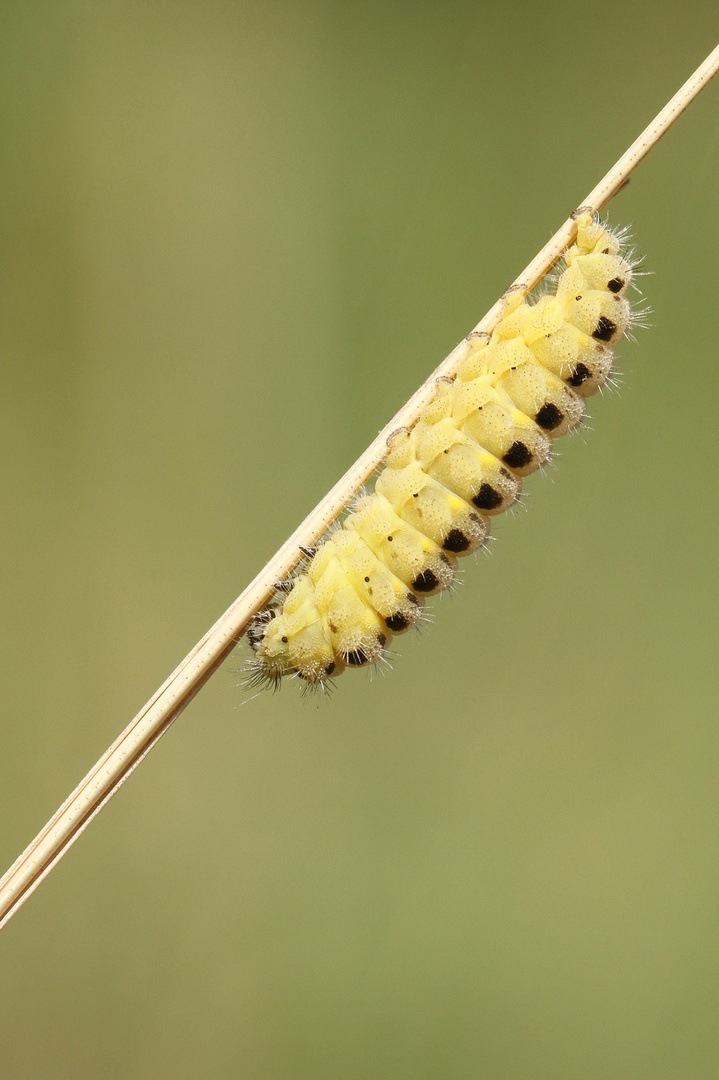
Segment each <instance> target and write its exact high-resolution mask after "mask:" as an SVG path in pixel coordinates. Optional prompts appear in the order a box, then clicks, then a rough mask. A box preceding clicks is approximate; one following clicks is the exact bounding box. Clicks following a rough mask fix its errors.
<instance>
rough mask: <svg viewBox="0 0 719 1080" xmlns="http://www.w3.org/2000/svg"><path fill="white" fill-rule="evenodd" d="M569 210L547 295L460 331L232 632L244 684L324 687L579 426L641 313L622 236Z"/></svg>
mask: <svg viewBox="0 0 719 1080" xmlns="http://www.w3.org/2000/svg"><path fill="white" fill-rule="evenodd" d="M576 222H577V238H576V241H575V243H574V244H573V245H572V246H571V247H570V248H569V249H568V250H567V251H566V252H565V253H564V257H563V262H562V264H561V268H560V270H559V272H558V273H557V274H556V276H555V278H554V280H553V282H551V284H552V285H553V287H552V288H551V291H546V292H544V293H543V294H542V295H540V296H539V297H538V298H536V299H534V300H533V299H532V298H531V297H528V296H527V293H526V290H524V289H521V288H515V289H513V290H511V291H510V292H509V293H508V294H506V295H505V297H504V306H503V311H502V317H501V319H500V321H499V322H498V324H497V325H496V326H495V328H494V330H493V331H492V333H491V334H485V333H477V334H472V335H470V338H469V339H468V346H469V347H468V350H467V352H466V355H465V356H464V359H463V360H462V361H461V363H460V364H459V366H458V368H457V371H456V374H455V375H453V376H452V377H442V378H440V379H438V380H437V381H436V392H435V396H434V399H433V400H432V401H431V402H430V404H429V405H428V406H427V407H426V408H425V409H424V411H423V412H422V413H421V415H420V416H419V419H418V420H417V422H416V423H415V424H414V425H413V426H412V427H411V428H400V429H398V430H397V431H395V432H393V433H392V435H391V436H390V437H389V438H388V440H387V445H388V455H387V458H386V460H385V463H384V465H383V467H382V469H381V471H380V473H379V475H378V476H377V479H376V481H375V485H374V491H373V492H372V493H371V494H367V495H362V496H360V497H359V498H358V499H357V500H356V501H355V502H354V504H353V506H352V509H351V511H350V513H349V514H348V515H347V517H345V519H344V520H343V522H342V524H341V526H339V527H337V528H336V529H335V530H334V531H333V532H332V533H331V534H330V535H329V536H328V537H327V538H326V539H325V540H324V542H323V543H321V544H320V545H319V546H318V547H317V548H316V549H315V548H312V549H307V548H305V549H302V554H303V556H304V559H305V562H304V565H303V567H302V569H301V571H300V572H299V573H298V574H297V575H296V576H295V577H294V578H292V579H290V580H289V581H282V582H278V583H277V585H276V589H277V592H276V595H275V600H274V601H273V602H272V603H271V604H270V605H269V606H268V607H266V608H265V609H264V610H263V611H261V612H259V614H257V615H256V616H255V617H254V619H253V620H252V622H251V624H250V627H249V629H248V635H247V636H248V641H249V643H250V646H251V647H252V649H253V651H254V657H253V659H252V662H251V681H252V682H258V683H260V684H268V685H271V686H275V687H276V686H278V685H279V683H280V682H281V680H282V678H283V677H284V676H285V675H295V676H299V677H300V678H301V679H303V680H304V682H305V684H306V685H307V686H308V687H312V688H316V689H325V688H326V687H327V684H328V681H329V680H331V679H333V678H335V677H336V676H337V675H339V674H341V672H342V671H343V670H344V669H345V668H346V667H363V666H365V665H368V664H370V665H371V664H377V663H378V662H379V661H380V660H382V658H383V657H384V656H385V653H386V650H387V648H388V646H389V644H390V642H391V641H392V638H393V637H394V636H395V635H398V634H403V633H405V632H406V631H407V630H410V629H412V628H414V627H416V626H418V624H419V622H420V621H421V619H422V617H423V606H424V602H425V600H426V598H428V597H430V596H432V595H433V594H434V593H437V592H440V591H442V590H444V589H447V588H448V587H449V586H450V585H451V584H452V581H453V579H454V576H455V573H456V570H457V565H458V562H457V560H458V559H459V558H461V557H463V556H465V555H468V554H470V553H471V552H473V551H476V550H477V549H478V548H479V547H481V546H482V545H483V544H484V543H485V542H486V540H487V537H488V535H489V529H490V518H491V517H493V516H494V515H496V514H500V513H502V512H503V511H505V510H507V509H508V508H509V507H511V506H513V505H514V504H515V503H516V502H517V499H518V497H519V493H520V490H521V485H522V480H523V478H524V477H525V476H527V475H529V474H530V473H533V472H535V471H536V470H537V469H539V468H541V467H542V466H543V465H545V464H546V463H547V462H548V461H549V459H550V456H551V453H552V446H553V442H554V440H555V439H556V438H558V437H559V436H560V435H564V434H566V433H567V432H570V431H572V430H574V429H576V428H577V426H578V425H579V424H581V422H582V420H583V418H584V416H585V414H586V403H585V402H586V398H587V397H589V396H591V395H592V394H594V393H596V392H597V391H598V390H599V389H600V388H601V387H602V386H603V385H605V384H606V383H607V382H608V381H609V380H610V379H611V376H612V372H613V364H614V347H615V346H616V345H617V343H618V342H619V341H620V340H621V339H622V338H623V337H624V336H625V335H626V334H627V332H628V331H629V330H630V328H631V326H632V325H635V324H636V323H637V322H638V321H640V318H641V314H642V313H641V312H637V311H636V310H634V311H633V310H632V307H631V305H630V302H629V300H628V299H627V296H626V293H627V290H628V288H629V286H630V285H631V284H632V276H633V271H634V269H635V267H636V262H635V260H634V259H633V256H632V252H631V251H629V250H627V247H626V235H625V234H624V233H623V232H617V231H611V230H610V229H609V228H608V227H606V226H605V225H603V224H602V223H601V222H600V220H599V218H598V217H597V216H595V215H593V214H592V213H591V212H589V211H587V210H585V209H581V210H579V211H577V214H576ZM549 283H550V279H549V278H547V279H545V284H549Z"/></svg>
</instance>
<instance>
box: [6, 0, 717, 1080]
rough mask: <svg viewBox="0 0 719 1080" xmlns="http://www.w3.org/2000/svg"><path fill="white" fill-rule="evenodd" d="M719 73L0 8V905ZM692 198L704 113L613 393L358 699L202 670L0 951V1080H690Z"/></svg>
mask: <svg viewBox="0 0 719 1080" xmlns="http://www.w3.org/2000/svg"><path fill="white" fill-rule="evenodd" d="M718 31H719V14H717V8H716V2H715V0H707V2H706V3H694V4H686V3H679V2H676V3H664V4H656V3H654V2H649V0H640V2H637V0H635V2H633V3H631V4H623V5H617V4H613V5H607V6H602V7H599V6H597V5H592V6H589V5H579V4H576V3H569V2H564V0H562V2H558V3H549V4H529V3H521V2H517V0H510V2H508V3H505V4H503V5H500V4H496V3H491V4H490V3H488V2H475V3H463V2H450V3H434V4H432V3H426V2H420V3H409V2H395V3H384V4H379V3H346V4H338V3H329V2H325V3H321V2H312V0H307V2H304V0H295V2H286V3H265V4H244V3H239V2H232V0H185V2H178V3H175V4H160V3H149V4H148V3H139V2H135V3H132V2H119V3H109V2H98V3H90V2H84V3H83V2H80V0H78V2H70V3H62V4H61V3H57V2H54V3H51V2H47V0H46V2H38V3H33V4H23V3H19V2H14V3H12V2H10V3H4V4H2V6H1V7H0V42H1V43H0V70H1V75H0V78H1V79H2V95H1V98H0V120H1V124H2V165H1V189H2V197H1V199H0V228H1V230H2V248H1V250H2V256H1V260H0V261H1V265H2V270H1V271H0V273H1V275H2V278H1V282H2V283H1V286H0V304H1V311H0V319H1V324H0V352H1V355H2V360H1V363H2V373H3V375H2V394H1V395H0V398H1V400H0V410H1V424H0V427H1V435H0V438H2V455H1V458H0V471H1V476H2V490H3V503H4V506H5V514H4V520H5V528H4V529H3V538H2V542H3V551H2V561H1V566H2V571H1V572H2V603H3V622H4V641H5V645H4V647H3V650H2V652H3V681H4V685H5V692H4V707H3V722H2V759H1V763H0V764H1V768H2V776H1V780H0V783H1V785H2V787H1V791H0V856H1V860H2V866H0V871H1V870H3V869H4V868H5V866H6V865H8V864H10V863H11V862H12V861H13V859H14V858H15V857H16V856H17V854H18V853H19V852H20V850H21V849H22V848H23V847H24V846H25V845H26V843H27V842H28V841H29V840H30V839H31V838H32V836H33V835H34V834H35V833H36V831H37V830H38V829H39V828H40V827H41V826H42V824H43V823H44V822H45V820H46V819H47V818H48V817H49V816H50V815H51V814H52V813H53V811H54V810H55V809H56V807H57V806H58V804H59V803H60V802H61V801H62V800H63V799H64V798H65V796H66V795H67V794H68V793H69V791H70V790H71V788H72V787H73V786H74V785H75V784H76V782H77V781H78V780H79V779H80V777H81V776H82V775H83V774H84V773H85V771H86V770H87V769H88V768H89V767H90V766H91V765H92V763H93V762H94V761H95V760H96V758H97V757H98V756H99V755H100V754H101V752H102V751H103V750H104V749H105V748H106V746H107V745H108V744H109V743H110V742H111V741H112V740H113V738H114V737H115V736H116V735H117V734H118V733H119V731H120V730H121V729H122V728H123V727H124V726H125V724H126V723H127V722H128V721H129V720H130V718H131V717H132V716H133V715H134V713H135V712H136V711H137V709H138V708H139V707H140V706H141V705H142V704H143V702H144V701H145V700H146V698H148V697H149V695H150V694H151V693H152V691H153V690H154V689H155V688H156V686H158V685H159V684H160V683H161V682H162V681H163V680H164V678H165V676H166V675H167V674H168V673H169V671H170V670H171V669H172V668H173V667H174V666H175V664H176V663H177V662H178V661H179V660H180V659H181V657H182V656H183V655H184V654H185V653H186V652H187V651H188V650H189V649H190V647H191V646H192V645H193V644H194V643H195V641H196V640H197V639H198V638H199V637H200V636H201V635H202V633H203V632H204V631H205V629H206V628H207V627H208V626H209V625H210V624H211V623H212V622H213V621H214V620H215V618H216V617H217V616H218V615H219V614H220V612H221V611H223V610H224V608H225V607H226V606H227V605H228V604H229V603H230V601H231V600H232V599H233V598H234V597H235V595H236V594H237V593H239V592H240V591H241V590H242V588H243V587H244V585H245V584H246V583H247V582H248V581H249V580H250V578H251V577H253V576H254V575H255V573H256V572H257V571H258V570H259V569H260V568H261V566H262V565H263V564H264V562H265V561H266V560H267V559H268V558H269V556H270V555H272V554H273V553H274V551H275V550H276V548H277V547H278V546H279V545H280V543H281V542H282V541H283V540H284V539H285V537H286V536H287V535H288V534H289V533H290V532H291V531H292V530H293V529H294V528H295V526H296V525H297V523H298V522H299V520H300V519H301V518H302V517H303V516H304V515H305V513H306V512H307V511H308V510H309V509H310V508H311V507H312V506H313V505H314V503H315V502H316V501H317V500H318V499H319V498H320V497H321V496H322V495H323V494H324V492H325V491H326V490H327V489H328V487H329V486H330V485H331V484H332V483H334V481H335V480H336V479H337V478H338V476H339V475H340V474H341V473H342V472H343V471H344V469H345V468H346V467H347V466H348V465H349V464H350V463H351V462H352V461H353V460H354V459H355V457H357V455H358V454H359V453H360V452H361V451H362V450H363V449H364V447H365V445H366V444H367V443H368V442H369V441H370V439H371V438H372V437H373V436H374V434H375V433H376V431H377V430H378V429H379V428H380V427H381V426H382V425H383V424H384V423H385V422H386V421H387V420H388V419H389V417H390V416H391V415H392V414H393V413H394V412H395V410H396V409H397V408H398V407H399V405H400V404H401V403H402V402H403V401H404V400H405V399H406V397H408V396H409V394H410V393H411V392H412V391H413V390H414V389H415V387H416V386H417V385H418V384H419V382H420V381H421V380H423V379H424V378H425V377H426V375H427V374H428V373H429V372H430V371H431V370H432V368H433V367H434V366H435V365H436V364H437V363H438V362H439V360H440V359H442V357H444V355H445V354H446V353H447V352H448V351H449V350H450V349H451V348H452V347H453V346H454V344H455V343H456V341H457V340H459V338H460V337H462V336H463V335H464V334H465V333H466V332H467V331H468V330H469V329H470V328H471V327H472V326H473V325H474V323H475V322H476V321H477V320H478V319H479V317H480V316H481V315H482V314H483V313H484V312H485V310H486V309H487V308H488V307H490V306H491V304H492V303H493V302H494V300H495V299H496V297H497V296H498V294H499V293H500V292H501V291H502V290H503V289H504V288H505V287H506V286H507V285H508V284H509V282H510V281H511V280H512V279H513V277H514V276H515V275H516V274H517V273H518V272H519V271H520V270H521V269H522V267H524V265H525V264H526V263H527V262H528V261H529V259H530V258H531V257H532V256H533V255H534V254H535V253H536V251H537V250H538V248H539V247H540V246H541V245H542V244H543V243H544V242H545V241H546V240H547V239H548V238H549V236H550V235H551V234H552V232H553V231H554V230H555V229H556V228H557V227H558V225H559V224H560V223H561V222H562V220H563V219H564V218H565V217H566V215H567V213H568V212H569V211H570V210H571V209H572V208H573V207H575V206H576V205H577V204H578V203H579V202H580V201H581V199H582V198H583V197H584V195H585V194H586V193H587V192H588V191H589V190H590V188H592V187H593V186H594V184H595V183H596V181H597V180H598V178H599V177H600V176H601V175H602V174H603V173H604V172H605V170H606V169H607V168H608V167H609V166H610V165H611V164H612V163H613V161H614V160H615V159H616V158H617V157H618V156H619V155H620V154H621V153H622V152H623V150H624V149H625V148H626V147H627V145H628V144H629V143H630V142H631V141H632V140H633V139H634V138H635V136H636V135H637V134H638V133H639V131H640V130H641V128H642V127H643V126H644V125H645V124H646V123H647V122H648V120H649V119H650V118H651V117H652V116H653V115H654V113H655V112H656V111H657V110H658V109H659V108H660V107H661V106H662V105H663V104H664V103H665V101H666V100H667V99H668V98H669V97H670V96H671V95H672V94H673V93H674V92H675V90H676V89H677V88H678V86H679V85H680V83H681V82H682V81H683V80H684V79H685V78H686V77H687V76H688V75H689V74H690V72H691V71H692V70H693V69H694V67H695V66H696V65H697V64H699V62H700V61H701V60H702V59H703V58H704V56H705V55H706V54H707V53H708V52H709V51H710V50H711V49H712V48H713V47H714V45H715V44H716V41H717V38H718V37H719V34H718ZM717 175H719V83H718V84H716V85H713V86H711V87H710V88H709V89H708V90H707V91H705V93H704V95H703V96H702V97H701V98H700V99H699V100H698V101H697V103H696V104H694V105H693V106H692V108H691V110H690V111H689V113H688V114H687V115H686V116H685V117H683V118H682V119H681V121H680V122H679V124H678V125H677V127H676V128H675V129H674V130H672V131H671V133H670V134H669V135H668V136H667V138H666V139H665V140H664V142H663V143H662V144H660V145H659V146H658V147H657V148H656V149H655V150H654V151H653V153H652V154H651V156H650V158H649V159H648V160H647V161H646V162H645V163H644V164H643V165H642V166H641V168H640V169H639V171H638V172H637V173H636V175H635V177H634V180H633V181H632V184H631V186H630V187H629V189H628V190H626V191H625V192H623V193H622V194H621V195H620V196H619V197H618V198H617V199H616V201H615V203H614V205H612V207H611V220H613V221H615V222H618V223H627V222H628V223H631V224H632V225H633V229H634V232H635V236H636V243H637V246H638V248H639V250H640V252H642V253H644V254H645V256H646V267H647V268H648V269H649V270H651V271H652V272H653V274H654V276H652V277H648V278H645V279H643V287H644V290H645V292H646V293H647V295H648V297H649V300H650V302H651V305H652V308H653V312H654V313H653V315H652V318H651V322H652V327H651V329H650V330H647V331H641V332H638V333H637V341H636V343H630V342H628V343H625V345H624V346H623V348H622V350H621V357H620V368H621V370H622V371H623V373H624V379H623V382H624V385H623V389H622V392H621V394H619V395H604V396H603V397H602V398H601V399H599V400H596V399H595V401H594V402H593V403H592V406H591V412H592V415H593V422H592V424H591V430H589V431H588V432H587V434H586V435H585V436H583V437H579V438H574V439H567V440H564V442H563V445H561V447H560V448H559V449H560V450H561V460H560V461H559V467H558V469H557V470H556V472H552V473H551V474H550V476H549V477H545V478H542V477H534V478H532V480H531V481H530V482H529V483H528V484H527V488H528V489H529V490H530V491H531V493H532V494H531V497H530V500H529V508H530V512H529V513H528V514H519V515H516V516H514V517H510V516H508V517H507V519H506V520H498V521H496V526H495V528H494V534H495V536H496V538H497V539H496V542H495V544H494V545H493V554H492V557H491V558H479V559H478V560H477V561H478V565H473V560H471V559H470V560H467V562H468V563H469V565H468V566H467V568H466V571H465V573H464V575H463V577H464V582H465V584H464V585H463V587H461V588H460V589H458V590H456V592H455V594H454V595H452V596H448V597H444V598H442V599H441V600H440V601H439V602H436V601H435V603H434V604H433V608H434V612H435V622H434V624H433V625H432V626H431V627H430V628H428V629H427V630H426V632H425V633H423V634H422V635H420V636H415V637H414V639H407V638H405V639H403V640H401V641H399V642H398V643H397V650H396V651H397V653H398V654H399V655H398V659H397V662H396V665H395V670H394V672H392V673H391V674H390V675H388V676H387V677H384V678H383V677H375V678H374V679H371V678H370V677H369V675H368V674H367V673H366V672H357V673H350V674H348V675H345V676H344V677H343V678H342V679H341V680H340V681H339V682H338V685H337V689H336V693H335V695H334V696H333V698H332V699H331V700H330V701H329V702H326V701H321V700H320V701H318V700H316V699H307V698H305V699H303V698H302V697H301V696H300V694H299V693H298V692H297V686H296V685H292V684H290V685H287V686H285V687H284V688H283V689H282V692H281V693H279V694H277V695H274V696H273V695H271V694H265V695H264V696H261V697H258V698H256V699H254V700H252V701H250V702H249V703H247V704H243V702H244V701H245V699H246V698H247V697H248V694H247V692H246V691H244V690H243V689H242V687H241V686H240V685H239V683H240V676H239V675H238V673H237V671H238V669H239V668H241V667H242V666H243V663H244V656H245V653H244V647H243V649H242V650H238V652H237V653H236V654H235V656H234V657H233V658H231V660H230V661H229V662H228V663H226V664H225V666H224V668H223V669H222V670H221V671H220V672H219V673H218V674H217V675H216V676H215V677H214V678H213V679H212V681H211V682H210V684H209V685H208V686H207V688H206V689H205V690H204V691H203V692H202V694H201V695H200V696H199V697H198V698H197V700H196V701H195V702H194V703H193V704H192V705H191V706H190V708H189V709H188V710H187V712H186V713H185V714H184V715H183V716H182V717H181V719H180V720H179V721H178V723H177V724H176V725H175V727H174V728H173V729H172V731H171V732H170V734H169V735H168V736H167V737H166V738H165V739H164V740H163V741H162V742H161V743H160V745H159V747H158V748H157V749H156V750H155V751H154V752H153V753H152V754H151V755H150V757H149V758H148V759H147V761H146V762H145V763H144V764H143V765H142V767H141V769H139V770H138V772H137V773H136V774H135V776H133V778H132V779H131V780H130V782H129V783H128V784H127V786H126V787H125V788H124V789H123V791H122V792H121V794H120V795H119V796H118V797H117V798H116V799H115V800H113V802H112V803H111V804H110V805H109V806H108V807H107V809H105V810H104V812H103V813H102V815H101V816H100V817H99V818H98V820H97V821H96V822H95V823H94V824H93V825H92V826H91V827H90V829H89V830H88V832H87V833H86V834H85V835H84V836H83V837H82V838H81V840H80V841H79V842H78V844H77V845H76V846H75V847H74V848H73V849H72V851H71V852H70V854H69V855H68V856H67V857H66V858H65V859H64V860H63V861H62V862H61V863H60V865H59V866H58V867H57V868H56V869H55V870H54V871H53V873H52V874H51V876H50V877H49V878H48V880H47V881H46V882H45V883H44V884H43V885H42V886H41V887H40V889H39V890H38V892H37V893H36V894H35V895H34V896H33V897H32V898H31V899H30V901H29V902H28V903H27V905H26V906H25V907H24V908H23V909H22V910H21V912H20V913H19V914H18V915H17V916H16V918H15V919H14V920H13V921H12V922H11V923H10V924H9V926H8V928H7V929H6V930H5V931H4V933H3V934H2V936H0V965H1V970H2V979H1V980H0V986H1V990H0V993H1V997H0V1059H2V1063H3V1076H4V1077H8V1078H13V1080H14V1078H23V1080H24V1078H35V1077H38V1078H48V1077H52V1078H53V1080H54V1078H65V1077H68V1078H71V1077H72V1078H77V1077H83V1078H95V1077H97V1078H133V1080H135V1078H137V1080H151V1078H157V1077H165V1076H167V1077H173V1078H185V1077H188V1078H190V1077H191V1078H196V1077H197V1078H204V1077H213V1078H215V1077H217V1078H224V1077H242V1078H249V1080H335V1078H339V1077H341V1078H343V1080H345V1078H347V1080H365V1078H370V1077H371V1078H373V1080H374V1078H377V1080H385V1078H386V1080H405V1078H406V1080H437V1078H441V1080H472V1078H479V1077H482V1078H484V1077H488V1078H492V1080H494V1078H498V1080H515V1078H517V1080H535V1078H536V1080H577V1078H581V1080H595V1078H596V1080H624V1078H632V1080H640V1078H641V1080H643V1078H646V1080H657V1078H660V1080H664V1078H672V1080H674V1078H676V1080H694V1078H697V1080H699V1078H702V1080H703V1078H705V1077H715V1076H717V1075H719V967H718V964H717V961H718V956H717V947H718V945H719V867H718V859H719V832H718V829H717V821H718V820H719V818H718V811H719V785H717V771H718V769H719V732H718V731H717V718H718V717H717V714H718V712H719V710H718V709H717V698H718V694H717V691H718V690H719V678H718V675H717V631H716V596H717V584H718V581H719V558H718V555H717V542H716V536H717V529H718V528H719V511H718V509H717V495H716V479H715V476H714V472H713V468H714V464H715V458H716V442H717V434H716V432H717V422H716V417H715V416H714V415H713V412H714V407H715V405H716V399H717V390H718V388H719V378H718V376H717V338H718V337H719V333H718V331H719V322H718V307H719V305H717V301H716V267H717V251H719V211H718V209H717ZM241 653H242V655H240V654H241Z"/></svg>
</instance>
